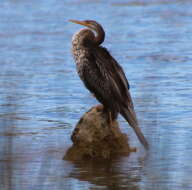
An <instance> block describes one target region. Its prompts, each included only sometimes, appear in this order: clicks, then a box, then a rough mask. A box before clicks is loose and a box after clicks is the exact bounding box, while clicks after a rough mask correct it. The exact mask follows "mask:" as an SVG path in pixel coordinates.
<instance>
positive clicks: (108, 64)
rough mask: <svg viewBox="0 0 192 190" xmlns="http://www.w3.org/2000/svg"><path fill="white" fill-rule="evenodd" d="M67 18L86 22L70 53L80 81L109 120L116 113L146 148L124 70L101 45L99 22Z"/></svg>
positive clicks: (111, 119) (114, 117)
mask: <svg viewBox="0 0 192 190" xmlns="http://www.w3.org/2000/svg"><path fill="white" fill-rule="evenodd" d="M69 21H70V22H73V23H76V24H80V25H83V26H86V28H84V29H81V30H80V31H78V32H77V33H76V34H74V35H73V38H72V53H73V56H74V59H75V62H76V67H77V72H78V74H79V76H80V78H81V80H82V81H83V83H84V85H85V86H86V87H87V89H88V90H89V91H90V92H91V93H92V94H94V96H95V97H96V99H97V100H98V101H99V102H100V103H101V104H102V105H103V106H104V111H105V112H106V113H107V114H108V117H109V120H110V121H111V122H112V121H114V120H115V119H116V118H117V116H118V113H120V114H121V115H122V116H123V117H124V118H125V119H126V121H127V122H128V123H129V125H130V126H131V127H132V128H133V129H134V131H135V133H136V135H137V137H138V138H139V140H140V142H141V143H142V144H143V146H144V147H145V148H146V149H148V147H149V145H148V142H147V140H146V139H145V137H144V135H143V134H142V131H141V129H140V128H139V125H138V121H137V117H136V114H135V111H134V106H133V101H132V98H131V95H130V92H129V83H128V81H127V78H126V76H125V73H124V71H123V69H122V67H121V66H120V65H119V64H118V63H117V61H116V60H115V59H114V58H113V57H112V56H111V55H110V53H109V52H108V51H107V49H106V48H104V47H102V46H101V44H102V42H103V41H104V39H105V32H104V30H103V28H102V26H101V25H100V24H99V23H97V22H96V21H93V20H84V21H78V20H69Z"/></svg>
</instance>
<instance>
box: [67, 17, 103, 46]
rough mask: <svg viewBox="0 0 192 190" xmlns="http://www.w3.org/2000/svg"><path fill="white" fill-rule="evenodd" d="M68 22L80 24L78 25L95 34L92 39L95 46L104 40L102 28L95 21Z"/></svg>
mask: <svg viewBox="0 0 192 190" xmlns="http://www.w3.org/2000/svg"><path fill="white" fill-rule="evenodd" d="M69 21H70V22H73V23H75V24H80V25H83V26H86V27H87V28H89V29H91V30H92V31H93V32H94V33H95V34H96V36H95V39H94V42H95V43H96V44H98V45H99V44H101V43H102V42H103V41H104V38H105V32H104V30H103V28H102V26H101V25H100V24H99V23H97V22H96V21H94V20H84V21H79V20H72V19H71V20H69Z"/></svg>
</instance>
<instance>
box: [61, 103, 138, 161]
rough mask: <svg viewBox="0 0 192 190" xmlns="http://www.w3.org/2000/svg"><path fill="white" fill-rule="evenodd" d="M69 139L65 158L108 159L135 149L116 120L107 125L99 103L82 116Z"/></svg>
mask: <svg viewBox="0 0 192 190" xmlns="http://www.w3.org/2000/svg"><path fill="white" fill-rule="evenodd" d="M71 139H72V141H73V145H72V147H71V148H69V150H68V151H67V153H66V155H65V156H64V159H67V160H81V159H87V158H89V159H100V158H103V159H110V158H112V157H114V156H118V155H127V154H129V153H130V152H132V151H135V150H134V149H133V148H130V146H129V144H128V138H127V135H126V134H124V133H122V132H121V131H120V129H119V124H118V122H117V121H115V122H113V124H112V127H111V126H110V125H109V122H108V121H107V116H106V114H105V113H104V112H103V107H102V106H101V105H100V106H96V107H93V108H92V109H90V110H89V111H88V112H87V113H85V114H84V115H83V116H82V118H81V119H80V120H79V122H78V123H77V125H76V127H75V129H74V131H73V134H72V136H71Z"/></svg>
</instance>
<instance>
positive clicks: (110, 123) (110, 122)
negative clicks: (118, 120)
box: [109, 111, 113, 128]
mask: <svg viewBox="0 0 192 190" xmlns="http://www.w3.org/2000/svg"><path fill="white" fill-rule="evenodd" d="M112 124H113V121H112V115H111V112H110V111H109V126H110V128H112Z"/></svg>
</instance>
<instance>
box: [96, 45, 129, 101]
mask: <svg viewBox="0 0 192 190" xmlns="http://www.w3.org/2000/svg"><path fill="white" fill-rule="evenodd" d="M92 54H93V56H94V58H95V63H96V65H97V67H98V68H99V69H100V72H101V73H102V75H104V76H105V78H106V82H108V83H109V86H110V88H111V90H112V93H113V94H114V96H116V98H118V101H120V102H121V104H125V103H126V104H127V102H126V101H130V102H131V104H132V100H131V99H130V94H129V83H128V81H127V78H126V76H125V73H124V71H123V69H122V68H121V66H120V65H119V64H118V63H117V61H116V60H115V59H114V58H113V57H112V56H111V55H110V53H109V52H108V51H107V49H105V48H103V47H99V48H97V50H94V51H92ZM120 102H119V103H120Z"/></svg>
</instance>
